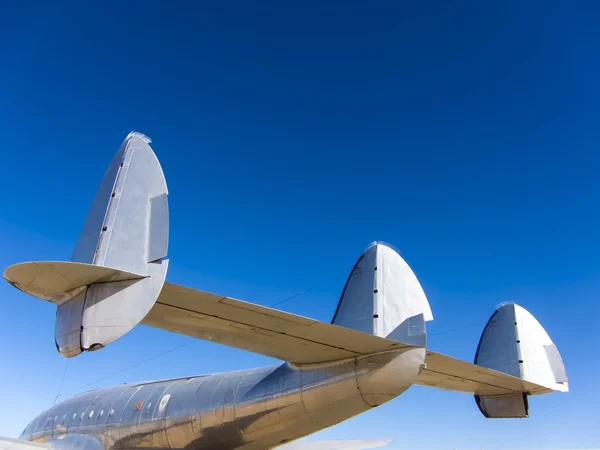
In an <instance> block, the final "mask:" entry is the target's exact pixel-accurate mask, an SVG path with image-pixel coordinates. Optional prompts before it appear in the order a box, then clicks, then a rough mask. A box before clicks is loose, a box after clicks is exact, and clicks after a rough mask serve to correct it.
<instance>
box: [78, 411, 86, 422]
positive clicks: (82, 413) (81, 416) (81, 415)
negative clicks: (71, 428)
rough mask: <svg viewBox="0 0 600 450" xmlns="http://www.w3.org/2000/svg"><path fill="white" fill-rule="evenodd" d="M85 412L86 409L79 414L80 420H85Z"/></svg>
mask: <svg viewBox="0 0 600 450" xmlns="http://www.w3.org/2000/svg"><path fill="white" fill-rule="evenodd" d="M84 414H85V412H84V411H81V414H80V415H79V421H80V422H81V421H82V420H83V415H84Z"/></svg>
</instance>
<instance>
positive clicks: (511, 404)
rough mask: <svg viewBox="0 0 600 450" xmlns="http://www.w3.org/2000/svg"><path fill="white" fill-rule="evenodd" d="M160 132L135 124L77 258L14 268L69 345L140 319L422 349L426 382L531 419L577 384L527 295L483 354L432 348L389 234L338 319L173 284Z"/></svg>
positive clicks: (496, 323) (324, 356)
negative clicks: (155, 135) (154, 136)
mask: <svg viewBox="0 0 600 450" xmlns="http://www.w3.org/2000/svg"><path fill="white" fill-rule="evenodd" d="M150 142H151V141H150V140H149V139H148V138H147V137H146V136H144V135H142V134H139V133H131V134H129V135H128V136H127V138H126V139H125V141H124V142H123V144H122V145H121V147H120V149H119V151H118V152H117V154H116V155H115V157H114V158H113V160H112V162H111V164H110V166H109V168H108V170H107V172H106V174H105V176H104V178H103V180H102V181H101V183H100V187H99V189H98V191H97V194H96V196H95V198H94V200H93V202H92V206H91V207H90V211H89V213H88V216H87V219H86V220H85V223H84V226H83V228H82V231H81V235H80V237H79V240H78V241H77V244H76V246H75V250H74V252H73V258H72V261H70V262H28V263H21V264H16V265H14V266H11V267H9V268H8V269H6V271H5V272H4V277H5V279H6V280H7V281H8V282H9V283H11V284H12V285H13V286H15V287H17V288H18V289H20V290H22V291H24V292H26V293H28V294H31V295H33V296H35V297H38V298H41V299H43V300H46V301H50V302H52V303H54V304H56V306H57V314H56V326H55V342H56V346H57V349H58V351H59V352H60V354H61V355H63V356H65V357H74V356H77V355H79V354H80V353H82V352H83V351H92V350H97V349H100V348H103V347H104V346H106V345H108V344H110V343H111V342H113V341H115V340H116V339H118V338H120V337H121V336H123V335H125V334H126V333H127V332H129V331H130V330H131V329H132V328H134V327H135V326H136V325H137V324H139V323H141V324H144V325H149V326H152V327H156V328H160V329H164V330H168V331H172V332H176V333H180V334H184V335H188V336H193V337H195V338H198V339H205V340H210V341H213V342H217V343H220V344H224V345H228V346H232V347H236V348H240V349H244V350H248V351H252V352H256V353H260V354H263V355H267V356H271V357H274V358H278V359H282V360H285V361H288V362H290V364H292V365H296V366H297V367H299V368H302V367H307V366H314V365H321V364H335V363H336V362H339V361H341V360H351V359H354V360H356V361H357V364H358V361H360V360H361V359H362V358H365V357H369V356H370V355H373V354H378V353H386V352H402V351H408V350H411V349H423V360H422V367H421V370H420V375H419V377H418V379H417V382H416V384H420V385H423V386H430V387H436V388H441V389H447V390H453V391H459V392H467V393H471V394H473V395H475V399H476V402H477V405H478V406H479V408H480V410H481V412H482V413H483V414H484V415H485V416H486V417H489V418H498V417H528V414H529V411H528V402H527V397H528V396H530V395H539V394H546V393H550V392H553V391H563V392H565V391H567V390H568V380H567V376H566V371H565V367H564V364H563V362H562V359H561V356H560V354H559V352H558V350H557V348H556V346H555V345H554V343H553V342H552V340H551V339H550V337H549V336H548V334H547V333H546V331H545V330H544V329H543V327H542V326H541V325H540V324H539V322H538V321H537V320H536V319H535V318H534V317H533V316H532V315H531V314H530V313H528V312H527V311H526V310H525V309H524V308H522V307H520V306H518V305H514V304H507V305H503V306H501V307H500V308H498V309H497V310H496V312H495V313H494V314H493V316H492V317H491V319H490V321H489V322H488V324H487V326H486V327H485V329H484V331H483V334H482V337H481V340H480V342H479V347H478V349H477V352H476V356H475V363H474V364H471V363H468V362H464V361H460V360H457V359H454V358H451V357H449V356H445V355H441V354H439V353H435V352H432V351H429V350H426V349H427V332H426V323H427V322H428V321H431V320H433V314H432V312H431V308H430V305H429V302H428V300H427V297H426V295H425V293H424V291H423V289H422V287H421V285H420V283H419V281H418V279H417V277H416V275H415V274H414V272H413V271H412V269H411V268H410V267H409V266H408V264H407V263H406V262H405V261H404V259H402V257H401V256H400V255H399V254H398V252H396V251H395V250H394V249H393V248H392V247H390V246H388V245H385V244H381V243H376V244H373V245H371V246H370V247H369V248H368V249H367V250H366V251H365V253H364V254H363V255H362V256H361V257H360V258H359V260H358V261H357V263H356V265H355V266H354V269H353V270H352V272H351V274H350V276H349V278H348V280H347V282H346V285H345V287H344V290H343V292H342V295H341V298H340V301H339V304H338V308H337V310H336V313H335V316H334V318H333V320H332V323H324V322H320V321H317V320H314V319H309V318H306V317H301V316H297V315H294V314H290V313H286V312H282V311H278V310H275V309H271V308H266V307H264V306H260V305H256V304H252V303H247V302H243V301H240V300H236V299H232V298H229V297H227V296H222V295H216V294H211V293H207V292H203V291H199V290H195V289H191V288H187V287H183V286H177V285H174V284H171V283H168V282H165V280H166V274H167V268H168V259H167V252H168V237H169V211H168V191H167V185H166V181H165V177H164V174H163V172H162V168H161V166H160V163H159V162H158V159H157V158H156V155H155V154H154V152H153V150H152V148H151V147H150Z"/></svg>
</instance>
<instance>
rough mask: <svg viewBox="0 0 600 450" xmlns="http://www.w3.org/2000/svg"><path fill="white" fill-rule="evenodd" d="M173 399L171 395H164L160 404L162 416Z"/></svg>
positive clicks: (159, 410)
mask: <svg viewBox="0 0 600 450" xmlns="http://www.w3.org/2000/svg"><path fill="white" fill-rule="evenodd" d="M170 398H171V394H167V395H163V398H161V399H160V403H159V404H158V413H159V414H161V413H162V412H163V411H164V410H165V408H166V407H167V403H169V399H170Z"/></svg>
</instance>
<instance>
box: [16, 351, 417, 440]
mask: <svg viewBox="0 0 600 450" xmlns="http://www.w3.org/2000/svg"><path fill="white" fill-rule="evenodd" d="M424 356H425V350H424V349H421V348H419V349H412V350H409V351H404V352H394V353H384V354H379V355H372V356H368V357H364V358H351V359H349V360H346V361H342V362H336V363H332V364H323V365H320V366H317V367H293V366H291V365H290V364H288V363H284V364H281V365H274V366H269V367H264V368H259V369H249V370H239V371H235V372H227V373H218V374H213V375H206V376H196V377H190V378H180V379H174V380H166V381H159V382H151V383H140V384H129V385H121V386H117V387H112V388H106V389H99V390H95V391H90V392H86V393H83V394H80V395H77V396H75V397H73V398H70V399H67V400H65V401H63V402H61V403H59V404H57V405H54V406H53V407H51V408H50V409H48V410H47V411H45V412H44V413H42V414H40V415H39V416H38V417H37V418H36V419H35V420H33V421H32V422H31V423H30V424H29V425H28V426H27V427H26V429H25V430H24V432H23V433H22V435H21V438H23V439H28V440H30V441H35V442H47V441H48V440H51V439H60V438H64V437H65V436H68V435H83V436H88V437H91V438H93V439H94V441H96V440H97V441H98V442H99V446H98V448H101V449H105V450H111V449H134V448H135V449H137V448H152V449H167V448H175V449H183V448H186V449H204V448H211V449H234V448H244V449H265V448H272V447H276V446H277V445H281V444H283V443H285V442H288V441H291V440H294V439H298V438H300V437H302V436H306V435H308V434H311V433H314V432H316V431H318V430H321V429H323V428H326V427H329V426H332V425H334V424H336V423H339V422H341V421H343V420H345V419H348V418H350V417H353V416H355V415H357V414H360V413H362V412H364V411H366V410H368V409H370V408H373V407H375V406H378V405H380V404H382V403H384V402H386V401H389V400H391V399H392V398H394V397H396V396H398V395H400V394H401V393H402V392H404V391H405V390H406V389H408V388H409V387H410V386H411V385H412V384H413V382H414V381H415V380H416V378H417V376H418V374H419V371H420V370H421V366H422V363H423V360H424Z"/></svg>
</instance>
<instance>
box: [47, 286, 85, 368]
mask: <svg viewBox="0 0 600 450" xmlns="http://www.w3.org/2000/svg"><path fill="white" fill-rule="evenodd" d="M86 292H87V288H85V287H84V288H83V289H80V290H79V292H78V293H77V294H76V295H75V296H74V297H73V298H71V299H70V300H67V301H65V302H63V303H62V304H60V305H58V307H57V308H56V322H55V324H54V339H55V342H56V348H57V349H58V351H59V353H60V354H61V355H62V356H65V357H67V358H71V357H73V356H77V355H79V354H80V353H81V320H82V318H83V306H84V303H85V296H86Z"/></svg>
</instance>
